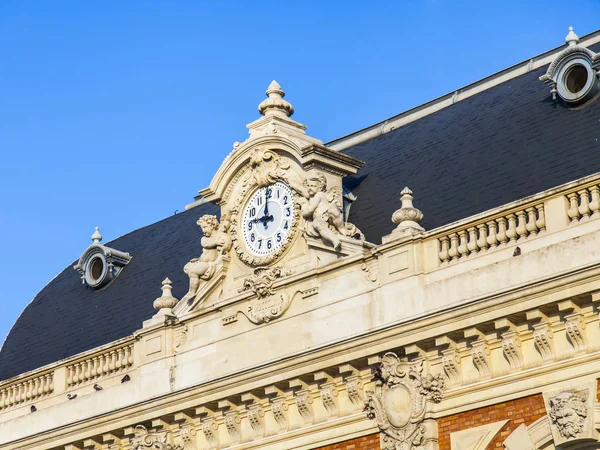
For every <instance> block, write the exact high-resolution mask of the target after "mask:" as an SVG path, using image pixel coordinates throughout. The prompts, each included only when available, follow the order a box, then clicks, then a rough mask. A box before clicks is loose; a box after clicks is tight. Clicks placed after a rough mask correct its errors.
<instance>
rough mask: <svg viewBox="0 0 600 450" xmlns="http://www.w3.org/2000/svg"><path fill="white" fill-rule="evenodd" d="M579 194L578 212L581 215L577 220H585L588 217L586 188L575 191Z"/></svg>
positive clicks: (588, 206)
mask: <svg viewBox="0 0 600 450" xmlns="http://www.w3.org/2000/svg"><path fill="white" fill-rule="evenodd" d="M577 193H578V194H579V199H580V200H581V203H580V205H579V214H581V215H582V216H583V217H581V219H579V220H587V219H589V218H590V197H589V195H590V194H589V192H588V190H587V189H582V190H581V191H577Z"/></svg>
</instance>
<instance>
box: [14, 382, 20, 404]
mask: <svg viewBox="0 0 600 450" xmlns="http://www.w3.org/2000/svg"><path fill="white" fill-rule="evenodd" d="M16 387H17V395H16V396H15V403H21V392H22V390H21V387H22V385H21V383H19V384H17V386H16Z"/></svg>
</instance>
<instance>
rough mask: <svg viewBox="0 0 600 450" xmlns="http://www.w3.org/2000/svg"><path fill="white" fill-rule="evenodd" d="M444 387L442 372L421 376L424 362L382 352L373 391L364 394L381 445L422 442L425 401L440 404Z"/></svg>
mask: <svg viewBox="0 0 600 450" xmlns="http://www.w3.org/2000/svg"><path fill="white" fill-rule="evenodd" d="M445 389H446V383H445V379H444V377H443V376H442V375H441V374H438V375H436V376H432V375H430V374H427V375H423V362H422V361H418V362H405V361H401V360H400V358H398V356H397V355H396V354H395V353H386V354H385V355H383V358H382V361H381V364H380V366H379V369H378V373H377V374H376V383H375V390H374V391H367V392H366V393H365V397H366V398H365V411H366V412H367V417H368V418H369V419H372V420H376V421H377V425H378V426H379V429H380V430H381V433H382V434H381V448H382V449H385V450H412V449H415V450H416V449H417V448H419V446H421V445H424V444H425V442H426V440H428V439H436V438H437V436H428V435H427V430H426V427H425V426H424V425H423V420H424V418H425V411H426V406H427V402H428V401H433V402H434V403H439V402H440V401H441V400H442V398H443V394H444V391H445Z"/></svg>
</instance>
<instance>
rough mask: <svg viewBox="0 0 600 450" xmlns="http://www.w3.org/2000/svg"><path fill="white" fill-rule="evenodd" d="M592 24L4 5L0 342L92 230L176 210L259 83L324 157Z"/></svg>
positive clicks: (21, 0)
mask: <svg viewBox="0 0 600 450" xmlns="http://www.w3.org/2000/svg"><path fill="white" fill-rule="evenodd" d="M599 17H600V0H589V1H572V2H564V1H553V0H544V1H537V0H536V1H534V0H528V1H522V0H519V1H510V0H503V1H494V2H491V1H470V2H467V1H450V0H412V1H399V0H396V1H389V2H385V1H371V2H365V1H360V2H358V1H357V2H355V1H349V0H345V1H302V2H286V1H280V2H241V1H240V2H230V1H219V2H215V1H210V2H208V1H207V2H204V1H199V0H198V1H184V0H174V1H167V0H163V1H153V0H146V1H133V0H128V1H102V2H100V1H96V2H92V1H80V0H79V1H61V0H55V1H41V0H39V1H27V0H2V1H0V156H1V159H0V243H1V249H2V256H1V257H0V258H1V260H0V286H1V288H0V289H1V293H0V342H2V341H3V340H4V338H5V336H6V334H7V333H8V331H9V329H10V327H11V326H12V324H13V323H14V322H15V320H16V319H17V317H18V315H19V313H20V312H21V311H22V310H23V308H25V306H26V305H27V303H29V301H31V299H32V298H33V297H34V296H35V294H36V293H37V292H38V291H40V290H41V289H42V288H43V287H44V286H45V285H46V284H47V283H48V282H49V281H50V280H51V279H52V278H53V277H54V276H55V275H56V274H58V273H59V272H60V271H61V270H63V269H64V268H65V267H67V266H70V265H72V263H73V261H74V260H76V259H77V258H78V257H79V255H80V254H81V252H82V251H83V250H84V249H85V248H86V247H87V246H88V245H89V244H90V243H91V240H90V236H91V234H92V232H93V229H94V226H96V225H98V226H99V227H100V230H101V232H102V234H103V235H104V238H105V240H104V241H105V242H106V241H109V240H111V239H114V238H116V237H118V236H120V235H122V234H125V233H127V232H128V231H131V230H134V229H136V228H139V227H142V226H144V225H147V224H150V223H152V222H155V221H157V220H160V219H162V218H164V217H166V216H168V215H170V214H173V213H174V212H175V210H180V211H181V210H183V208H184V205H185V204H187V203H189V202H190V201H191V200H192V198H193V196H194V195H195V194H196V193H197V191H198V189H200V188H203V187H205V186H207V185H208V183H209V181H210V179H211V178H212V175H213V173H214V172H215V171H216V169H217V168H218V166H219V165H220V163H221V161H222V160H223V158H224V156H225V155H226V154H227V153H228V152H229V151H230V150H231V148H232V144H233V142H234V141H242V140H244V139H245V138H246V136H247V131H246V129H245V125H246V123H248V122H250V121H252V120H254V119H256V118H257V117H258V112H257V109H256V107H257V105H258V103H259V102H260V101H261V100H262V99H263V98H264V91H265V89H266V87H267V86H268V84H269V82H270V81H271V80H272V79H276V80H277V81H278V82H279V83H280V84H281V85H282V87H283V89H284V90H285V91H286V93H287V96H286V99H287V100H289V101H290V102H291V103H292V104H293V105H294V107H295V109H296V114H295V116H294V118H295V119H296V120H298V121H300V122H303V123H305V124H306V125H308V132H309V134H310V135H312V136H315V137H317V138H320V139H322V140H323V141H325V142H326V141H328V140H332V139H335V138H337V137H340V136H343V135H345V134H348V133H350V132H352V131H355V130H357V129H359V128H363V127H365V126H368V125H371V124H373V123H375V122H378V121H380V120H383V119H385V118H387V117H389V116H392V115H395V114H397V113H399V112H402V111H404V110H406V109H409V108H411V107H413V106H416V105H418V104H420V103H423V102H425V101H428V100H431V99H433V98H435V97H437V96H440V95H443V94H445V93H448V92H451V91H454V90H456V89H457V88H460V87H462V86H464V85H466V84H468V83H470V82H473V81H476V80H478V79H480V78H483V77H485V76H487V75H490V74H492V73H494V72H496V71H498V70H501V69H503V68H505V67H507V66H510V65H512V64H515V63H518V62H520V61H523V60H526V59H528V58H530V57H532V56H535V55H537V54H539V53H542V52H544V51H546V50H549V49H552V48H554V47H556V46H558V45H560V44H562V43H563V42H564V37H565V35H566V33H567V28H568V26H570V25H572V26H574V27H575V32H576V33H578V34H579V35H580V36H583V35H585V34H587V33H590V32H592V31H595V30H596V29H597V28H599V25H600V21H599V20H598V18H599ZM193 256H197V255H190V257H193ZM159 294H160V290H159V286H157V296H158V295H159ZM152 300H153V299H148V301H149V302H151V301H152ZM56 301H60V299H56ZM140 325H141V324H140ZM98 326H102V316H101V315H99V317H98ZM31 332H32V333H35V330H31Z"/></svg>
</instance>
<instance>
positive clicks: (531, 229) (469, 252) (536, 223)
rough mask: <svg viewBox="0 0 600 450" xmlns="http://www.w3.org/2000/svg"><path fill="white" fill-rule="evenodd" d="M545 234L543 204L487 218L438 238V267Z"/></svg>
mask: <svg viewBox="0 0 600 450" xmlns="http://www.w3.org/2000/svg"><path fill="white" fill-rule="evenodd" d="M545 230H546V216H545V212H544V203H543V202H540V203H535V204H531V205H528V206H526V207H524V208H520V209H516V210H511V211H510V212H508V213H502V214H499V215H495V216H491V217H486V218H485V219H484V220H481V221H477V222H473V223H470V224H467V225H463V226H461V228H460V229H459V230H456V231H452V232H449V233H446V234H444V235H442V236H440V237H438V242H439V258H440V262H441V264H450V263H454V262H457V261H459V260H464V259H465V258H468V257H470V256H475V255H479V254H483V253H487V252H491V251H494V250H496V249H499V248H503V247H506V246H508V245H514V244H517V243H518V242H522V241H524V240H526V239H529V238H532V237H535V236H537V235H538V234H540V233H543V232H544V231H545Z"/></svg>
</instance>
